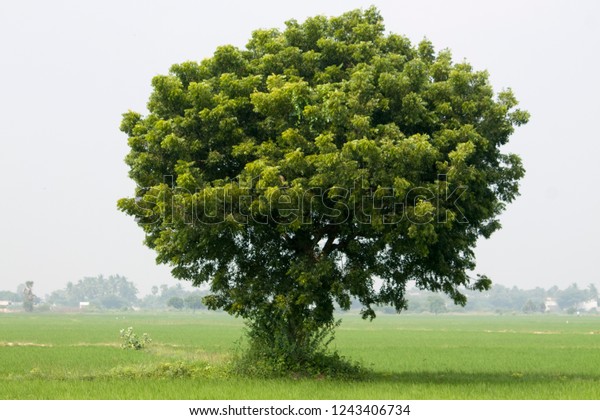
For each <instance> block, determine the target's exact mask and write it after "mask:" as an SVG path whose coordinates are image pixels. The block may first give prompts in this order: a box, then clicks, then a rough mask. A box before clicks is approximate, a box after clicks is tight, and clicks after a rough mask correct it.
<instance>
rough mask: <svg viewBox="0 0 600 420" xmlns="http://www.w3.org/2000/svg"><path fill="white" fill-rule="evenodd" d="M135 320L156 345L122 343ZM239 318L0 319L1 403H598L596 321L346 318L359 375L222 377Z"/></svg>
mask: <svg viewBox="0 0 600 420" xmlns="http://www.w3.org/2000/svg"><path fill="white" fill-rule="evenodd" d="M129 326H132V327H133V328H134V331H135V332H136V333H138V334H141V333H144V332H146V333H148V334H149V335H150V336H151V337H152V339H153V342H152V343H151V344H150V345H149V346H148V347H147V348H146V349H144V350H141V351H135V350H124V349H121V348H120V347H119V345H120V338H119V330H120V329H121V328H126V327H129ZM242 333H243V325H242V322H241V321H240V320H237V319H233V318H230V317H228V316H225V315H222V314H215V313H206V312H197V313H196V314H190V313H187V314H186V313H160V314H140V313H136V314H129V313H128V314H125V315H122V314H0V399H194V400H196V399H223V398H226V399H404V400H406V399H600V317H593V316H589V317H573V316H541V315H540V316H491V315H490V316H462V315H460V316H459V315H454V316H414V315H400V316H383V315H382V316H380V317H378V318H377V319H376V320H375V321H373V322H370V323H369V322H365V321H362V320H361V319H359V317H358V316H356V315H346V316H345V317H344V321H343V323H342V326H341V327H340V328H339V330H338V332H337V336H336V340H335V342H334V343H335V348H336V349H337V350H339V352H340V353H341V354H343V355H344V356H347V357H349V358H351V359H352V360H357V361H360V362H362V363H363V365H364V366H366V367H369V368H370V369H371V370H372V374H370V375H369V376H368V377H367V378H366V379H364V380H355V381H349V380H345V381H342V380H336V379H330V378H329V379H328V378H300V379H294V378H291V377H290V378H283V379H281V378H280V379H258V378H256V379H254V378H239V377H232V376H231V375H230V374H228V373H227V369H226V366H227V363H228V361H229V360H230V359H231V356H232V353H233V349H234V348H235V346H236V344H235V343H236V342H238V341H239V339H240V337H241V336H242Z"/></svg>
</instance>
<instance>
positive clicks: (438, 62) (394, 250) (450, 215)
mask: <svg viewBox="0 0 600 420" xmlns="http://www.w3.org/2000/svg"><path fill="white" fill-rule="evenodd" d="M152 86H153V92H152V94H151V96H150V100H149V102H148V110H149V113H148V114H147V115H145V116H142V115H141V114H139V113H136V112H133V111H130V112H127V113H126V114H124V116H123V120H122V124H121V130H122V131H124V132H125V133H126V134H127V135H128V137H129V140H128V143H129V146H130V148H131V150H130V152H129V154H128V155H127V158H126V162H127V164H128V165H129V166H130V168H131V169H130V176H131V178H132V179H133V180H135V182H136V183H137V188H136V190H135V194H134V196H133V197H130V198H123V199H121V200H120V201H119V204H118V206H119V208H120V209H121V210H122V211H124V212H126V213H128V214H130V215H132V216H134V217H135V218H136V220H137V223H138V224H139V225H140V226H141V227H142V228H143V229H144V231H145V234H146V240H145V241H146V244H147V245H148V246H149V247H150V248H152V249H154V250H155V251H156V253H157V262H158V263H162V264H169V265H170V266H171V267H172V273H173V275H174V276H175V277H176V278H179V279H183V280H189V281H191V282H193V284H194V285H201V284H204V283H208V284H209V286H210V290H211V294H210V296H208V297H207V298H206V299H205V302H206V304H207V305H208V306H209V307H210V308H212V309H217V308H222V309H224V310H226V311H227V312H229V313H231V314H234V315H239V316H242V317H244V318H247V319H251V320H252V324H251V325H252V326H253V328H255V329H260V328H263V329H266V331H274V330H278V331H279V332H281V334H283V335H285V336H287V337H288V340H289V341H290V343H295V345H296V344H298V345H299V344H300V343H302V342H303V341H307V342H308V341H310V337H311V334H312V332H313V331H315V329H319V328H320V327H325V326H331V325H332V323H333V309H334V305H335V304H337V305H339V306H340V307H341V308H348V307H349V305H350V302H351V298H353V297H354V298H357V299H358V300H359V301H360V303H361V305H362V306H363V309H362V314H363V316H364V317H365V318H373V317H374V316H375V312H374V307H375V306H376V305H383V304H389V305H392V306H393V307H394V308H395V309H396V310H397V311H401V310H402V309H404V308H405V307H406V300H405V295H404V292H405V287H406V285H407V283H408V282H409V281H415V282H416V284H417V285H418V287H420V288H422V289H428V290H433V291H443V292H445V293H446V294H447V295H449V296H450V297H451V298H452V299H453V300H454V302H456V303H458V304H464V303H465V302H466V298H465V295H464V294H463V293H461V291H460V289H459V288H460V287H461V286H468V287H470V288H473V289H476V290H484V289H487V288H488V287H489V285H490V281H489V279H487V277H485V276H481V277H476V278H475V279H473V278H470V277H469V275H468V272H470V271H471V270H473V269H474V268H475V259H474V254H473V248H474V246H475V243H476V241H477V239H478V238H479V237H481V236H483V237H486V238H487V237H489V236H490V235H491V234H492V233H493V232H494V231H496V230H497V229H498V228H499V227H500V224H499V222H498V216H499V214H500V213H501V211H502V210H503V209H504V207H505V205H506V204H507V203H509V202H511V201H512V200H513V199H514V198H515V197H516V196H517V195H518V180H519V179H520V178H521V177H522V176H523V174H524V170H523V167H522V165H521V161H520V159H519V157H518V156H516V155H513V154H507V153H503V152H502V150H501V146H503V145H504V144H506V143H507V142H508V140H509V136H510V135H511V134H512V133H513V129H514V127H515V126H518V125H520V124H523V123H525V122H526V121H527V119H528V114H527V113H526V112H524V111H521V110H519V109H517V108H515V107H516V105H517V101H516V99H515V97H514V96H513V94H512V92H511V91H510V90H505V91H502V92H500V93H498V94H495V93H494V91H493V89H492V87H491V85H490V83H489V80H488V74H487V72H485V71H475V70H474V69H473V68H472V66H471V65H469V64H468V63H466V62H460V63H454V62H453V60H452V56H451V54H450V52H449V51H447V50H442V51H438V52H436V51H435V49H434V47H433V45H432V44H431V43H430V42H429V41H427V40H424V41H422V42H420V43H419V44H417V45H412V44H411V42H410V41H409V40H408V39H407V38H405V37H403V36H399V35H396V34H385V32H384V26H383V19H382V17H381V15H380V14H379V12H378V11H377V10H376V9H375V8H370V9H367V10H354V11H351V12H348V13H345V14H343V15H342V16H339V17H333V18H326V17H323V16H317V17H314V18H309V19H307V20H306V21H305V22H303V23H299V22H297V21H295V20H290V21H288V22H286V26H285V29H284V30H282V31H280V30H277V29H269V30H257V31H254V32H253V34H252V37H251V39H250V41H249V42H248V44H247V45H246V48H245V49H240V48H236V47H234V46H231V45H227V46H222V47H218V48H217V49H216V51H215V53H214V55H213V56H212V57H210V58H207V59H205V60H203V61H202V62H200V63H197V62H191V61H190V62H185V63H182V64H176V65H173V66H172V67H171V69H170V72H169V74H167V75H160V76H156V77H155V78H154V79H153V80H152ZM266 336H267V337H268V336H269V335H268V334H267V335H266ZM280 338H281V337H280ZM280 338H278V339H280ZM272 344H273V343H272Z"/></svg>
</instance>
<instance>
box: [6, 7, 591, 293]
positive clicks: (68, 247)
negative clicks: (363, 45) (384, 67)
mask: <svg viewBox="0 0 600 420" xmlns="http://www.w3.org/2000/svg"><path fill="white" fill-rule="evenodd" d="M370 5H375V6H376V7H378V8H379V10H380V12H381V14H382V15H383V17H384V19H385V25H386V31H387V32H393V33H397V34H401V35H405V36H407V37H408V38H409V39H410V40H411V41H412V42H413V43H417V42H419V41H420V40H422V39H423V38H428V39H430V40H431V41H432V42H433V44H434V45H435V47H436V49H437V50H439V49H443V48H449V49H450V50H451V51H452V53H453V56H454V59H455V61H462V60H466V61H468V62H470V63H471V64H472V65H473V66H474V67H475V69H478V70H484V69H486V70H488V71H489V73H490V80H491V83H492V85H493V86H494V89H495V90H496V91H499V90H501V89H504V88H506V87H511V88H512V89H513V91H514V93H515V95H516V97H517V99H519V101H520V107H522V108H524V109H526V110H528V111H529V112H530V113H531V120H530V122H529V123H528V124H527V125H526V126H523V127H520V128H518V129H517V131H516V132H515V134H514V135H513V137H512V138H511V141H510V143H509V145H508V146H507V147H506V149H505V150H506V151H510V152H514V153H517V154H519V155H520V156H521V157H522V159H523V162H524V165H525V168H526V170H527V174H526V176H525V178H524V179H523V181H522V183H521V196H520V197H518V198H517V200H516V201H515V202H514V203H512V204H510V205H509V206H508V208H507V210H506V211H505V213H503V215H502V216H501V222H502V225H503V229H501V230H500V231H498V232H496V233H495V234H494V235H493V236H492V238H490V239H489V240H482V241H480V242H479V244H478V246H477V249H476V257H477V270H476V272H478V273H485V274H487V275H488V276H490V277H491V278H492V280H493V281H494V282H496V283H499V284H503V285H506V286H518V287H520V288H533V287H538V286H539V287H545V288H549V287H551V286H553V285H557V286H559V287H561V288H562V287H566V286H568V285H569V284H571V283H573V282H577V283H578V284H579V285H581V286H586V285H588V284H590V283H595V284H596V285H600V270H599V269H598V259H599V258H600V246H599V244H598V240H599V238H600V217H599V216H598V215H599V214H600V212H599V208H600V194H598V193H596V191H595V189H596V188H597V187H598V186H599V185H600V182H599V181H600V175H599V174H600V172H599V171H598V169H597V166H598V165H599V164H600V129H598V128H596V124H597V123H598V122H599V121H600V101H599V98H600V81H599V80H600V79H599V76H598V75H599V74H600V68H599V67H600V55H599V54H598V51H600V2H597V1H528V2H524V1H522V0H519V1H514V0H505V1H493V2H481V1H465V0H460V1H452V2H449V1H444V0H428V1H419V2H416V1H401V0H396V1H377V0H370V1H359V0H356V1H354V0H345V1H327V0H319V1H314V0H303V1H294V2H284V1H281V0H280V1H260V0H259V1H257V0H254V1H251V2H250V1H232V0H221V1H218V2H214V1H210V2H209V1H178V0H170V1H131V0H118V1H114V0H105V1H95V2H92V1H90V2H81V1H77V0H72V1H63V0H54V1H52V2H47V1H41V0H40V1H30V0H19V1H16V0H2V2H0V179H1V180H2V181H3V188H2V190H3V193H2V195H1V198H0V221H1V222H2V224H1V226H0V290H11V291H15V290H16V289H17V286H18V285H19V284H20V283H24V282H25V281H28V280H32V281H34V282H35V286H34V292H35V293H36V294H37V295H38V296H43V295H44V294H46V293H49V292H51V291H52V290H56V289H60V288H63V287H65V285H66V283H67V282H69V281H73V282H76V281H77V280H78V279H81V278H83V277H85V276H95V275H98V274H101V273H102V274H104V275H105V276H107V275H110V274H117V273H118V274H121V275H124V276H126V277H127V278H128V279H129V280H131V281H133V282H134V283H135V284H136V285H137V286H138V288H139V289H140V292H141V295H142V294H146V293H148V292H149V291H150V288H151V287H152V285H159V284H163V283H165V284H169V285H174V284H176V283H177V280H174V279H172V278H171V276H170V273H169V268H168V267H165V266H157V265H156V264H155V261H154V257H155V256H154V253H153V251H151V250H150V249H148V248H146V247H145V246H144V245H143V232H142V230H141V229H140V228H139V227H138V226H137V225H136V224H135V222H134V220H133V219H132V218H131V217H129V216H126V215H125V214H123V213H120V212H119V211H118V210H117V208H116V201H117V200H118V199H119V198H121V197H127V196H132V194H133V190H134V183H133V181H131V180H130V179H129V178H128V176H127V170H128V168H127V166H126V165H125V163H124V162H123V159H124V157H125V155H126V154H127V151H128V148H127V138H126V135H125V134H123V133H121V132H120V131H119V129H118V128H119V124H120V120H121V114H122V113H123V112H126V111H127V110H129V109H131V110H135V111H138V112H141V113H142V114H144V113H146V102H147V100H148V97H149V95H150V92H151V87H150V81H151V79H152V77H153V76H155V75H158V74H166V73H167V72H168V69H169V67H170V66H171V65H172V64H174V63H180V62H183V61H188V60H195V61H200V60H202V59H203V58H206V57H210V56H211V55H212V54H213V52H214V50H215V48H216V47H217V46H220V45H225V44H232V45H235V46H238V47H243V46H244V45H245V44H246V41H247V40H248V39H249V37H250V34H251V32H252V31H253V30H254V29H258V28H273V27H275V28H283V26H284V25H283V24H284V22H285V21H286V20H288V19H291V18H294V19H296V20H298V21H302V20H304V19H305V18H307V17H309V16H315V15H326V16H336V15H339V14H341V13H343V12H345V11H348V10H351V9H355V8H367V7H369V6H370Z"/></svg>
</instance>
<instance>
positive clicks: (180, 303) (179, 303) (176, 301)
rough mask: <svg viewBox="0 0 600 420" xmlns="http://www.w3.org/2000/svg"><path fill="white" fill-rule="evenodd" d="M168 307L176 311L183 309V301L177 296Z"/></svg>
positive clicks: (170, 301) (170, 300)
mask: <svg viewBox="0 0 600 420" xmlns="http://www.w3.org/2000/svg"><path fill="white" fill-rule="evenodd" d="M167 306H169V307H171V308H175V309H183V299H182V298H180V297H177V296H173V297H172V298H170V299H169V301H168V302H167Z"/></svg>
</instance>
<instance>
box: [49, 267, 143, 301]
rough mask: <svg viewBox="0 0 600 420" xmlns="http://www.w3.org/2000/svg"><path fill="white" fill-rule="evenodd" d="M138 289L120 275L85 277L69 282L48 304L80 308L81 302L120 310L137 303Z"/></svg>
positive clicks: (50, 298) (52, 296)
mask: <svg viewBox="0 0 600 420" xmlns="http://www.w3.org/2000/svg"><path fill="white" fill-rule="evenodd" d="M137 294H138V290H137V287H136V286H135V285H134V284H133V283H132V282H130V281H129V280H127V278H126V277H123V276H120V275H118V274H117V275H111V276H109V277H108V278H105V277H104V276H103V275H99V276H96V277H84V278H82V279H80V280H78V281H77V282H76V283H73V282H68V283H67V286H66V287H65V288H64V289H61V290H56V291H54V292H52V293H51V294H50V296H49V297H48V299H47V300H48V302H49V303H51V304H58V305H64V306H73V307H77V306H79V302H91V303H93V304H94V305H96V306H98V307H103V308H107V309H119V308H123V307H125V306H129V305H133V304H135V303H136V302H137V300H138V298H137Z"/></svg>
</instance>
